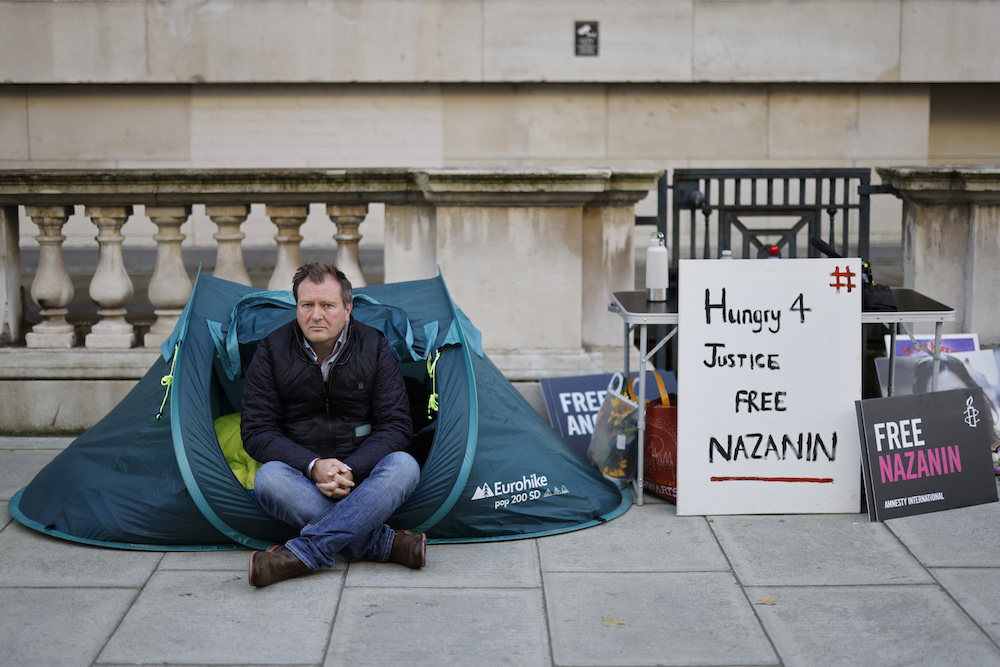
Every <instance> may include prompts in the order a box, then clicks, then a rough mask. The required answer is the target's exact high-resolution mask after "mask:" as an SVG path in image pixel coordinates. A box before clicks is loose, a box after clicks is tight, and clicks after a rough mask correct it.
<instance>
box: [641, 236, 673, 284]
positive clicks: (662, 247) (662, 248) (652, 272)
mask: <svg viewBox="0 0 1000 667" xmlns="http://www.w3.org/2000/svg"><path fill="white" fill-rule="evenodd" d="M669 286H670V255H669V254H667V246H666V240H665V239H664V238H663V234H662V233H660V232H656V233H655V234H652V235H650V237H649V247H648V248H646V299H648V300H649V301H666V300H667V288H668V287H669Z"/></svg>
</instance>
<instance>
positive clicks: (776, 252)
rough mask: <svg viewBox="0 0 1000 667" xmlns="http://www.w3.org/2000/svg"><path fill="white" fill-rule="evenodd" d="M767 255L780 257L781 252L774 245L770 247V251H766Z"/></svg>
mask: <svg viewBox="0 0 1000 667" xmlns="http://www.w3.org/2000/svg"><path fill="white" fill-rule="evenodd" d="M767 254H768V256H770V257H781V251H780V250H779V249H778V246H776V245H772V246H771V248H770V250H768V252H767Z"/></svg>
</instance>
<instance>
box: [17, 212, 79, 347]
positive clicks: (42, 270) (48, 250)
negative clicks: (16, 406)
mask: <svg viewBox="0 0 1000 667" xmlns="http://www.w3.org/2000/svg"><path fill="white" fill-rule="evenodd" d="M25 213H27V215H28V216H29V217H30V218H31V219H32V220H34V222H35V224H36V225H38V230H39V234H38V236H36V237H35V240H36V241H38V272H37V273H36V274H35V279H34V281H32V283H31V298H32V299H34V301H35V303H37V304H38V305H39V306H40V307H41V309H42V310H41V313H40V314H41V316H42V321H41V322H39V323H38V324H36V325H35V326H34V327H32V329H31V331H29V332H28V333H27V334H25V337H24V338H25V344H26V345H27V346H28V347H37V348H46V347H58V348H70V347H73V346H74V345H76V331H75V330H74V328H73V325H72V324H70V323H69V322H67V321H66V314H67V313H68V312H69V311H68V310H67V309H66V306H68V305H69V302H70V301H72V300H73V292H74V290H73V281H72V280H70V277H69V272H68V271H67V270H66V263H65V262H64V261H63V253H62V244H63V241H65V240H66V237H65V236H63V234H62V227H63V225H65V224H66V220H68V219H69V216H71V215H72V214H73V207H72V206H26V207H25Z"/></svg>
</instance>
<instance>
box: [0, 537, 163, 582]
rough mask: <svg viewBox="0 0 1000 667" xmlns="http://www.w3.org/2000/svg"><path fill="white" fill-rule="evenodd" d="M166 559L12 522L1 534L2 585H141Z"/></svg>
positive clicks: (151, 553) (0, 574) (0, 568)
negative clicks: (56, 535) (60, 536)
mask: <svg viewBox="0 0 1000 667" xmlns="http://www.w3.org/2000/svg"><path fill="white" fill-rule="evenodd" d="M162 557H163V554H162V553H161V552H156V551H126V550H123V549H105V548H101V547H91V546H86V545H83V544H78V543H76V542H68V541H66V540H59V539H56V538H54V537H49V536H48V535H43V534H42V533H38V532H35V531H33V530H30V529H28V528H25V527H24V526H22V525H21V524H19V523H17V522H11V523H10V524H8V525H7V526H6V527H5V528H4V529H3V530H2V531H0V586H56V587H60V588H61V587H65V586H142V585H143V584H144V583H145V582H146V580H147V579H149V576H150V575H151V574H152V573H153V570H154V569H155V568H156V566H157V564H158V563H159V562H160V559H161V558H162Z"/></svg>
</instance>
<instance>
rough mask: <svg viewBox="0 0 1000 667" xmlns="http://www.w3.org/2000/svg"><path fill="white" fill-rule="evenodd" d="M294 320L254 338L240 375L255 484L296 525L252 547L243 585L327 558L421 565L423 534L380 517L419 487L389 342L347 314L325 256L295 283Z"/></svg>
mask: <svg viewBox="0 0 1000 667" xmlns="http://www.w3.org/2000/svg"><path fill="white" fill-rule="evenodd" d="M292 293H293V295H294V296H295V302H296V315H295V322H289V323H288V324H287V325H285V326H283V327H280V328H279V329H277V330H275V331H274V332H272V333H271V334H270V335H269V336H267V338H265V339H264V340H262V341H261V342H260V344H259V345H258V346H257V351H256V353H255V354H254V357H253V360H252V361H251V363H250V366H249V368H248V369H247V372H246V384H245V386H244V390H243V408H242V410H243V417H242V425H241V434H242V436H243V444H244V447H245V448H246V451H247V453H248V454H250V455H251V456H252V457H253V458H255V459H256V460H258V461H260V462H261V463H263V464H264V465H263V466H261V468H260V470H259V471H258V472H257V476H256V478H255V480H254V491H255V493H256V496H257V500H258V502H260V504H261V506H262V507H264V509H265V510H267V511H268V512H269V513H270V514H271V515H273V516H275V517H277V518H278V519H281V520H282V521H285V522H287V523H289V524H291V525H293V526H295V527H296V528H298V529H299V536H298V537H296V538H294V539H292V540H289V541H288V542H286V543H285V544H284V545H279V546H275V547H271V548H269V549H268V550H267V551H254V552H253V553H252V554H251V555H250V584H251V585H252V586H267V585H269V584H273V583H276V582H278V581H282V580H284V579H288V578H290V577H295V576H299V575H302V574H305V573H307V572H309V571H314V570H318V569H320V568H322V567H330V566H332V565H333V564H334V556H335V555H336V554H341V555H343V556H346V557H347V558H349V559H352V560H357V559H366V560H371V561H378V562H392V563H400V564H403V565H406V566H408V567H411V568H420V567H423V566H424V563H425V550H426V538H425V536H424V535H422V534H417V535H414V534H411V533H409V532H395V531H393V530H392V529H391V528H389V526H387V525H385V521H386V519H388V518H389V516H391V515H392V513H393V512H394V511H395V510H396V508H397V507H399V506H400V505H401V504H402V503H403V501H404V500H406V497H407V496H408V495H409V494H410V493H411V492H412V491H413V489H415V488H416V486H417V482H418V481H419V478H420V468H419V466H418V464H417V462H416V460H415V459H414V458H413V457H412V456H410V455H409V454H408V453H406V452H405V451H403V450H404V449H405V448H406V447H407V445H408V444H409V442H410V437H411V434H412V424H411V420H410V414H409V401H408V399H407V395H406V390H405V387H404V384H403V378H402V376H401V375H400V372H399V367H398V365H397V362H396V359H395V357H394V356H393V355H392V352H391V350H390V348H389V343H388V341H387V340H386V339H385V337H384V336H382V335H381V334H380V333H379V332H378V331H376V330H375V329H372V328H371V327H369V326H367V325H365V324H362V323H361V322H355V321H353V320H352V319H351V317H350V315H351V308H352V307H353V302H352V298H353V290H352V288H351V283H350V281H349V280H348V279H347V277H346V276H345V275H344V274H343V273H342V272H341V271H340V270H339V269H337V268H336V267H335V266H333V265H332V264H323V263H320V262H310V263H308V264H305V265H303V266H301V267H299V269H298V271H296V273H295V277H294V279H293V281H292Z"/></svg>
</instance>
